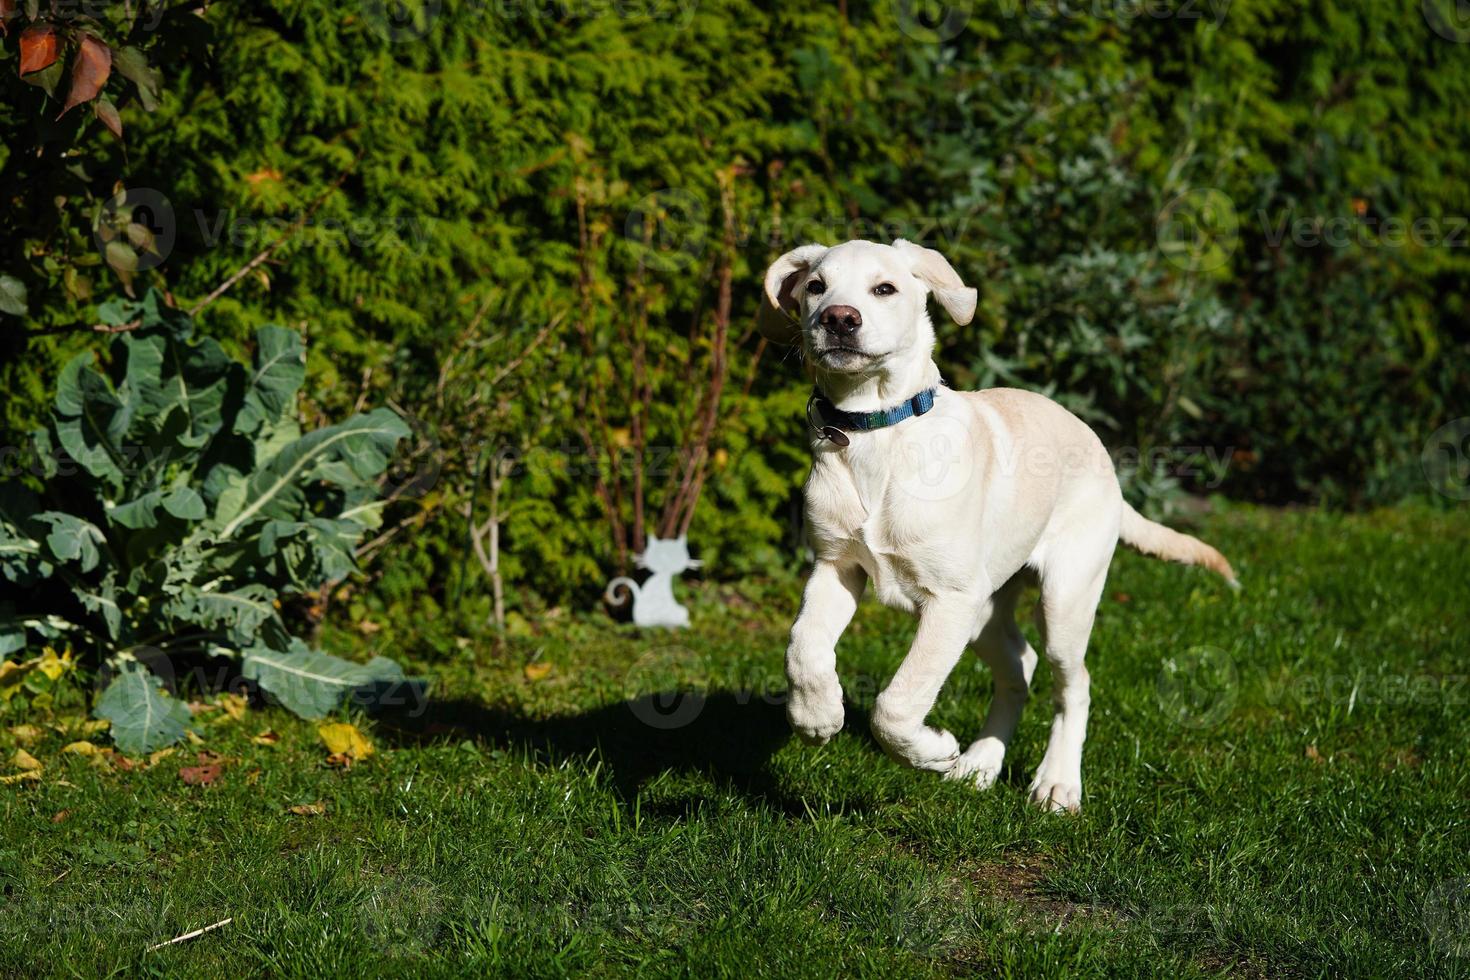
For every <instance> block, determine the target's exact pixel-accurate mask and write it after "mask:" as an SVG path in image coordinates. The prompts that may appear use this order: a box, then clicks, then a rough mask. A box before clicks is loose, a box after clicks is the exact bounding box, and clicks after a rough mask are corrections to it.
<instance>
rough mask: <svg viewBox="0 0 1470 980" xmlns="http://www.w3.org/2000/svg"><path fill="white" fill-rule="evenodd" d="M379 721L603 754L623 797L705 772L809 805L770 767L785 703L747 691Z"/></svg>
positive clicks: (466, 705) (562, 751)
mask: <svg viewBox="0 0 1470 980" xmlns="http://www.w3.org/2000/svg"><path fill="white" fill-rule="evenodd" d="M848 714H849V718H848V726H849V728H852V727H855V726H856V725H861V726H862V728H861V729H860V730H863V731H865V730H866V728H867V721H866V718H865V717H853V716H854V714H860V712H857V711H856V709H854V708H853V707H852V706H851V705H849V706H848ZM381 721H382V728H381V729H380V730H381V731H382V733H383V735H384V737H385V738H386V739H387V740H388V741H390V742H395V743H397V744H403V745H410V744H425V743H433V742H436V741H458V740H463V739H469V740H472V741H473V742H475V743H476V744H477V745H479V746H482V747H487V748H492V749H494V748H499V749H506V750H512V751H514V750H526V751H530V752H532V753H534V754H535V755H536V756H537V757H539V758H542V759H545V760H546V761H548V762H552V763H559V762H562V761H565V760H574V759H581V760H588V759H593V760H594V762H593V763H589V764H595V761H600V762H601V763H602V765H603V767H604V770H605V771H606V772H607V774H608V778H609V779H610V780H611V782H612V785H613V788H614V790H615V791H616V792H617V793H618V795H619V796H620V797H621V798H623V799H625V800H632V799H633V798H635V797H636V796H637V795H638V792H639V790H640V789H641V788H642V787H644V786H645V785H647V784H648V783H650V782H651V781H653V780H655V779H657V778H658V777H660V776H661V775H663V774H665V773H676V774H677V773H702V774H704V775H705V776H707V777H708V778H710V779H711V780H713V781H715V782H716V783H717V784H720V785H721V786H724V787H728V788H729V789H731V790H733V791H735V792H737V793H739V794H741V795H743V796H745V797H747V798H750V799H752V800H753V801H761V802H764V803H766V804H767V805H770V806H771V807H773V808H775V809H777V810H779V811H782V812H785V813H791V814H800V813H803V812H805V808H806V804H805V803H804V802H803V800H802V798H801V796H800V795H799V794H796V793H793V792H791V791H789V790H786V789H783V788H782V786H781V785H780V783H779V782H778V780H777V779H776V778H775V776H774V775H773V773H772V771H771V766H770V761H771V757H772V756H773V755H774V754H775V753H776V752H777V750H779V749H780V748H781V747H782V746H783V745H785V744H786V743H787V742H788V741H789V740H790V739H791V738H792V735H791V729H790V727H789V726H788V725H787V723H786V712H785V708H784V707H783V706H782V705H781V704H780V703H776V701H775V700H774V699H767V698H762V697H759V696H753V695H751V694H749V693H748V692H742V693H734V692H729V691H714V692H709V693H691V692H659V693H657V694H645V695H643V696H641V697H639V698H637V699H635V700H630V701H619V702H616V703H613V704H609V705H606V706H604V707H601V708H594V709H592V710H589V711H585V712H580V713H577V714H572V715H558V716H552V717H549V718H542V719H534V718H526V717H524V716H522V715H518V714H516V713H514V712H512V711H507V710H504V709H498V708H495V707H493V706H489V705H485V704H481V703H479V702H475V701H469V700H445V701H429V702H428V703H427V704H426V705H424V707H423V710H422V711H420V712H418V713H416V714H415V713H408V712H397V713H387V714H385V715H384V716H383V717H382V719H381ZM698 802H699V801H698V800H695V799H690V800H688V801H686V803H685V804H684V805H685V806H693V805H696V804H697V803H698ZM658 806H659V805H658V804H655V809H657V808H658ZM665 806H668V804H665ZM678 806H679V804H677V803H676V804H673V805H672V807H673V808H678ZM645 809H646V807H645Z"/></svg>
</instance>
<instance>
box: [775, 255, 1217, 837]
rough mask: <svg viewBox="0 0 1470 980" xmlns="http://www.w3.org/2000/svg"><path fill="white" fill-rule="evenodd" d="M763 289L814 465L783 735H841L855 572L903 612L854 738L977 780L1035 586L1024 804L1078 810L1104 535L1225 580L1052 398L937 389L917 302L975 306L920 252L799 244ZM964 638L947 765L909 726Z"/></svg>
mask: <svg viewBox="0 0 1470 980" xmlns="http://www.w3.org/2000/svg"><path fill="white" fill-rule="evenodd" d="M765 292H766V299H767V302H768V304H769V306H768V308H767V309H766V310H765V311H764V313H763V316H762V330H763V332H764V333H765V334H766V336H768V337H770V338H772V339H775V340H778V341H780V342H784V343H800V344H801V345H802V348H803V351H804V354H805V357H806V363H807V364H808V366H809V367H810V370H811V372H812V374H813V376H814V380H815V381H816V385H817V387H818V389H820V394H819V395H813V398H812V402H811V403H810V404H809V408H808V417H809V420H810V422H811V423H812V427H813V432H814V435H813V440H812V452H813V454H814V457H815V458H814V460H813V463H812V472H811V476H810V478H809V479H808V480H807V484H806V490H805V493H806V518H807V529H808V533H809V535H810V539H811V544H812V547H813V549H814V551H815V553H816V565H815V567H814V568H813V570H812V575H811V579H810V580H809V581H808V582H807V586H806V591H805V594H804V595H803V597H802V603H801V612H800V614H799V615H798V616H797V618H796V623H795V625H793V626H792V628H791V643H790V646H789V647H788V648H787V651H786V675H787V680H788V681H789V683H790V695H789V700H788V703H787V714H788V717H789V719H790V721H791V726H792V728H794V729H795V730H796V732H797V733H798V734H799V735H800V736H801V737H802V738H803V739H804V740H806V741H808V742H810V743H814V744H821V743H823V742H825V741H826V740H827V739H829V738H831V737H832V736H833V735H835V734H836V733H837V732H838V731H839V730H840V729H841V728H842V719H843V712H842V688H841V685H840V684H839V682H838V678H837V655H836V644H837V639H838V637H839V636H840V635H841V634H842V631H843V630H844V629H845V628H846V627H847V624H848V622H849V621H850V620H851V619H852V616H853V613H854V611H855V610H856V609H857V604H858V599H859V597H860V596H861V595H862V591H863V586H864V583H865V582H866V580H867V579H870V578H871V579H872V580H873V587H874V591H875V592H876V593H877V595H878V599H879V600H880V601H882V602H883V603H884V604H886V605H889V606H894V607H897V608H899V609H905V610H909V611H912V612H916V613H917V614H918V618H919V627H918V633H917V635H916V636H915V638H914V642H913V646H912V647H911V648H910V650H909V653H908V656H906V657H905V658H904V661H903V663H902V665H900V666H899V668H898V671H897V672H896V673H895V674H894V675H893V679H892V681H891V682H890V683H889V684H888V687H887V688H886V689H885V690H884V691H883V692H882V693H881V694H879V695H878V699H877V703H876V704H875V706H874V709H873V717H872V726H873V734H874V735H875V736H876V737H877V739H878V742H879V743H880V744H881V745H882V746H883V748H884V750H885V751H887V753H888V754H889V755H890V756H892V757H893V758H894V759H896V760H898V761H900V762H904V763H907V764H908V765H911V766H915V767H918V768H920V769H932V770H935V771H937V772H941V773H944V774H945V775H946V776H948V777H949V778H954V779H970V780H972V781H973V782H974V784H975V785H976V786H977V787H980V788H982V789H983V788H986V787H988V786H990V785H991V784H992V783H993V782H994V781H995V778H996V776H997V775H998V774H999V772H1000V769H1001V762H1002V760H1003V758H1004V756H1005V751H1006V746H1007V745H1008V744H1009V742H1010V740H1011V736H1012V735H1013V734H1014V732H1015V729H1016V721H1017V719H1018V718H1019V716H1020V713H1021V708H1022V706H1023V705H1024V704H1025V702H1026V698H1027V693H1028V690H1029V688H1030V685H1031V675H1032V672H1033V671H1034V670H1035V668H1036V653H1035V652H1034V651H1033V650H1032V649H1031V647H1030V646H1029V645H1028V644H1027V642H1026V639H1025V637H1024V635H1023V634H1022V633H1021V630H1020V629H1019V628H1018V627H1017V625H1016V622H1015V616H1014V611H1015V605H1016V600H1017V594H1018V592H1019V591H1020V589H1021V587H1022V586H1024V585H1025V584H1027V583H1028V582H1031V583H1037V584H1039V585H1040V588H1041V601H1040V603H1039V604H1038V606H1037V617H1036V618H1037V624H1038V627H1039V628H1040V630H1041V634H1042V637H1043V639H1044V645H1045V647H1046V659H1047V662H1048V663H1049V664H1050V665H1051V669H1052V672H1053V674H1054V675H1055V684H1056V691H1055V701H1056V713H1055V716H1054V717H1053V720H1052V727H1051V738H1050V741H1049V743H1048V744H1047V748H1046V755H1045V757H1044V758H1043V759H1042V760H1041V766H1040V767H1039V768H1038V769H1037V771H1036V778H1035V779H1034V780H1032V783H1031V798H1032V799H1033V800H1035V801H1036V802H1037V803H1040V804H1041V805H1043V806H1045V807H1048V808H1051V809H1057V810H1076V809H1078V807H1079V806H1080V804H1081V800H1082V743H1083V740H1084V739H1085V737H1086V729H1087V708H1088V702H1089V695H1088V675H1087V668H1086V667H1085V666H1084V665H1083V655H1084V654H1085V652H1086V650H1087V640H1088V635H1089V634H1090V633H1091V632H1092V622H1093V617H1094V615H1095V613H1096V610H1097V603H1098V599H1099V597H1100V596H1101V594H1102V589H1103V581H1104V579H1105V578H1106V576H1107V572H1108V564H1109V562H1110V561H1111V559H1112V556H1113V549H1114V548H1115V547H1116V545H1117V543H1118V541H1119V540H1120V539H1121V540H1122V542H1123V543H1124V544H1126V545H1129V546H1131V547H1133V548H1135V549H1137V550H1139V551H1141V552H1144V553H1146V554H1151V555H1157V556H1159V557H1162V558H1168V559H1172V560H1174V561H1181V562H1186V563H1188V564H1194V565H1203V566H1205V567H1207V568H1210V569H1213V570H1214V571H1216V572H1218V573H1219V574H1221V575H1222V576H1224V577H1225V578H1226V579H1227V580H1228V581H1229V582H1230V583H1231V584H1232V585H1233V584H1234V583H1235V575H1234V573H1233V572H1232V571H1231V568H1230V565H1229V563H1228V562H1227V561H1226V560H1225V558H1224V556H1222V555H1221V554H1220V553H1219V552H1218V551H1216V550H1215V549H1214V548H1212V547H1210V546H1209V545H1207V544H1205V543H1204V542H1202V541H1199V540H1197V539H1195V538H1192V537H1189V536H1188V535H1185V534H1180V533H1178V532H1176V531H1172V530H1170V529H1169V528H1166V527H1164V526H1162V525H1160V524H1155V523H1153V522H1152V521H1149V520H1146V519H1144V518H1143V517H1141V516H1140V515H1139V514H1138V513H1137V512H1136V511H1135V510H1134V509H1133V508H1132V507H1130V506H1128V504H1127V503H1125V502H1124V500H1123V497H1122V494H1121V493H1120V492H1119V490H1118V479H1117V475H1116V474H1115V473H1114V471H1113V465H1112V460H1111V459H1110V458H1109V456H1108V453H1107V450H1106V449H1104V448H1103V445H1102V443H1101V442H1100V441H1099V440H1098V438H1097V436H1096V435H1095V434H1094V433H1093V432H1092V430H1091V429H1090V428H1088V427H1087V425H1086V424H1085V423H1084V422H1082V421H1081V420H1080V419H1078V418H1077V417H1076V416H1074V415H1072V414H1071V413H1070V412H1068V411H1067V410H1066V409H1064V408H1062V407H1061V406H1060V405H1058V404H1056V403H1055V402H1053V401H1051V400H1050V399H1048V398H1045V397H1043V396H1041V395H1037V394H1033V393H1031V392H1026V391H1019V390H1016V389H1012V388H995V389H991V390H988V391H980V392H956V391H950V390H949V389H947V388H944V387H942V386H941V382H940V378H939V369H938V368H937V367H935V365H934V361H933V360H932V357H931V354H932V351H933V348H934V327H933V325H932V324H931V322H930V320H929V315H928V312H927V311H926V309H925V301H926V298H927V296H928V295H929V294H930V293H933V295H934V297H935V299H937V300H938V301H939V305H940V306H942V307H944V309H945V310H946V311H947V312H948V313H949V315H950V316H951V317H953V318H954V319H955V320H956V321H957V322H958V323H961V324H964V323H968V322H969V321H970V319H971V317H973V316H974V313H975V303H976V294H975V290H973V289H969V288H966V287H965V285H964V283H963V282H961V280H960V278H959V276H958V275H957V274H956V273H955V271H954V269H953V268H951V267H950V265H949V263H948V262H947V261H945V259H944V257H943V256H941V255H940V254H939V253H938V252H935V251H933V250H932V249H927V248H921V247H919V246H916V245H913V244H911V243H909V242H905V241H902V240H900V241H896V242H894V243H893V244H892V245H879V244H875V243H872V242H863V241H852V242H846V243H844V244H842V245H838V246H835V247H831V248H829V247H827V246H824V245H805V246H802V247H801V248H797V249H794V250H792V251H790V252H788V253H786V254H785V255H783V256H781V257H780V258H779V259H777V260H776V261H775V263H774V264H772V266H771V267H770V269H769V271H767V273H766V279H765ZM971 643H973V644H975V648H976V651H977V652H978V653H979V655H980V657H981V658H982V659H983V660H984V661H985V662H986V663H987V664H988V665H989V666H990V669H991V671H992V673H993V674H994V678H995V697H994V700H993V702H992V704H991V706H990V714H989V716H988V717H987V718H986V721H985V728H984V730H983V731H982V732H981V734H980V738H979V739H978V740H976V741H975V742H974V743H973V744H972V745H971V746H970V747H969V748H968V749H966V750H965V751H964V752H963V753H962V752H961V751H960V748H959V744H958V743H957V742H956V741H955V738H954V736H953V735H951V734H950V733H949V732H947V731H939V730H936V729H934V728H930V727H928V726H927V725H925V723H924V719H925V716H926V715H927V714H928V713H929V710H930V709H931V708H932V707H933V706H934V702H935V699H936V698H937V697H938V696H939V691H940V688H941V687H943V685H944V682H945V679H946V678H947V677H948V676H949V673H950V671H951V670H953V669H954V666H955V664H956V663H957V662H958V661H959V659H960V656H961V655H962V654H963V653H964V651H965V647H966V646H967V645H969V644H971Z"/></svg>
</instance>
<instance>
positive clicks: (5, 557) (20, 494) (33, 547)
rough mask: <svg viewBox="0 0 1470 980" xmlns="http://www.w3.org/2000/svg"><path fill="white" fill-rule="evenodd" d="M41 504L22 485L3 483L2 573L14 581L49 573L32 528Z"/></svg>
mask: <svg viewBox="0 0 1470 980" xmlns="http://www.w3.org/2000/svg"><path fill="white" fill-rule="evenodd" d="M38 507H39V504H38V502H37V500H36V495H35V494H33V493H31V491H30V490H28V489H26V488H25V487H24V486H22V485H21V484H19V483H3V484H0V575H3V576H5V578H7V579H10V580H11V581H12V582H20V581H22V580H29V579H30V578H31V577H32V576H35V575H44V574H46V569H45V568H44V567H42V566H43V563H42V561H41V542H40V541H39V540H37V534H39V531H37V530H35V528H34V527H33V525H34V521H35V516H36V511H37V508H38Z"/></svg>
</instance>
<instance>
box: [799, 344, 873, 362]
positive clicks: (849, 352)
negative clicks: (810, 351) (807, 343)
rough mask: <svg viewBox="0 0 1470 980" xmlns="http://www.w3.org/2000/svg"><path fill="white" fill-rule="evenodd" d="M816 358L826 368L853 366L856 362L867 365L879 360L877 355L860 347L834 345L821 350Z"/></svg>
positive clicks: (816, 353) (815, 353) (816, 354)
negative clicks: (826, 366) (828, 366)
mask: <svg viewBox="0 0 1470 980" xmlns="http://www.w3.org/2000/svg"><path fill="white" fill-rule="evenodd" d="M814 357H815V358H816V360H817V361H818V362H820V363H821V364H823V365H824V366H825V365H831V366H833V367H838V366H841V365H846V364H851V363H852V362H853V361H855V360H856V361H861V362H864V363H866V362H868V361H875V360H877V359H878V355H877V354H871V353H869V352H868V351H865V350H863V349H861V348H859V347H847V346H845V345H842V344H832V345H829V346H827V347H823V348H822V349H821V350H818V351H815V352H814Z"/></svg>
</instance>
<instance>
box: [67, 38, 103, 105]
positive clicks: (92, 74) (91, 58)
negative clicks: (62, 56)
mask: <svg viewBox="0 0 1470 980" xmlns="http://www.w3.org/2000/svg"><path fill="white" fill-rule="evenodd" d="M111 74H112V49H111V48H109V47H108V46H107V45H105V44H103V43H102V42H101V41H99V40H97V39H96V38H95V37H93V36H92V35H90V34H83V35H82V43H81V46H80V47H79V48H78V49H77V56H76V58H75V59H74V60H73V61H72V63H71V91H69V92H67V93H66V108H64V109H62V110H61V114H62V115H63V116H64V115H66V113H67V111H68V110H70V109H71V108H72V107H74V106H79V105H81V104H82V103H83V102H91V101H92V100H93V99H95V98H97V96H98V95H99V94H100V93H101V92H102V86H104V85H106V84H107V76H109V75H111Z"/></svg>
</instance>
